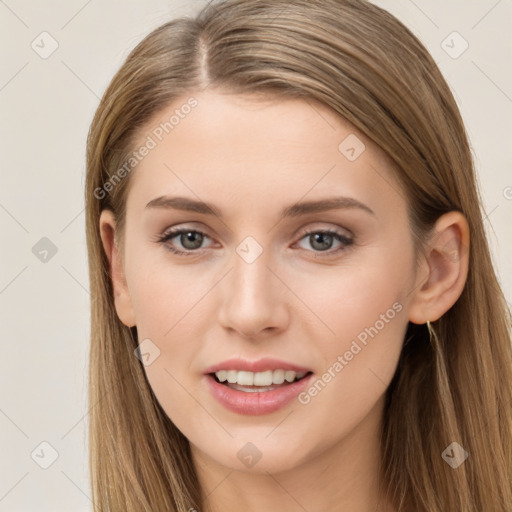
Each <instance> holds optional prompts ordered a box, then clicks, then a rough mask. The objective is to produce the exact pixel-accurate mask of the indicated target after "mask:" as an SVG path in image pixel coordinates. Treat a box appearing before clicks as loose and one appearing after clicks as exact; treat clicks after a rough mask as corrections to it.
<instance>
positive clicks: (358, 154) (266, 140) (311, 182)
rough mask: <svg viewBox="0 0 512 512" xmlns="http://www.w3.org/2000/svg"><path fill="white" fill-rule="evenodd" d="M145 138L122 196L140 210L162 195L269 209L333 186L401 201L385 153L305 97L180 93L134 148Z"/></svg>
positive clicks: (329, 190) (347, 192)
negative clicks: (146, 148) (127, 189)
mask: <svg viewBox="0 0 512 512" xmlns="http://www.w3.org/2000/svg"><path fill="white" fill-rule="evenodd" d="M191 98H193V101H191ZM186 105H194V106H193V107H187V108H185V107H184V106H186ZM145 142H146V143H147V145H148V146H151V149H150V150H149V151H145V153H146V154H145V156H144V157H143V158H141V159H140V161H139V162H138V163H137V165H136V167H135V169H134V171H133V173H132V175H131V176H130V179H131V180H132V183H131V187H130V190H131V191H130V194H129V198H128V202H129V203H130V202H131V203H132V204H133V205H134V206H136V207H137V208H138V209H140V208H141V207H143V206H144V205H145V204H146V203H147V202H148V201H150V200H152V199H154V198H155V197H157V196H161V195H164V194H169V195H177V194H179V195H182V196H183V195H186V196H189V197H191V196H192V197H193V196H196V199H197V198H201V199H203V200H205V201H207V202H211V203H215V204H220V205H222V204H231V205H232V206H234V207H235V206H236V207H238V208H249V207H250V206H252V207H253V208H256V207H260V209H261V208H263V209H265V210H266V211H269V208H270V207H271V205H272V204H274V203H276V202H279V204H280V206H282V204H283V203H290V202H295V201H298V200H299V199H301V198H304V199H315V198H319V197H322V198H324V197H326V196H328V195H329V196H332V195H334V194H342V195H345V196H348V195H352V196H358V197H357V199H359V200H361V201H369V200H377V199H378V198H379V196H380V198H381V202H382V200H388V201H389V200H391V199H394V200H395V203H396V201H397V200H398V201H399V200H400V198H396V197H395V198H392V195H393V192H394V193H395V195H397V194H396V192H397V189H398V184H397V183H396V182H395V183H393V186H392V187H390V186H389V184H390V183H391V182H393V181H395V180H394V176H393V173H392V171H391V169H390V166H389V163H388V160H387V158H386V157H385V156H384V155H383V153H382V151H381V150H380V149H379V148H378V147H377V146H376V145H375V144H373V143H372V142H371V141H370V140H369V139H368V138H367V137H364V136H363V135H362V134H361V133H360V132H358V131H357V130H356V129H355V128H354V127H353V126H352V125H350V124H349V123H348V122H346V121H345V120H344V119H343V118H341V117H340V116H338V115H337V114H336V113H334V112H333V111H332V110H330V109H329V108H328V107H326V106H324V105H322V104H319V103H318V102H314V101H312V100H309V99H308V100H306V99H298V98H294V99H282V98H272V97H268V96H267V97H262V96H254V95H253V96H246V95H245V96H240V95H234V94H226V93H218V92H213V91H206V92H202V93H198V94H191V95H190V96H188V95H187V96H183V97H181V98H179V99H177V100H176V101H174V102H173V103H172V105H169V106H168V107H166V108H165V109H163V110H162V111H160V112H158V114H157V115H156V116H154V117H153V119H152V120H151V121H150V122H149V123H148V124H147V125H146V127H144V128H143V129H142V130H141V131H140V134H139V143H138V145H137V146H136V148H135V149H136V150H137V148H139V147H141V146H142V145H144V144H145ZM386 184H387V188H388V189H389V190H384V188H385V187H386ZM386 194H387V196H386ZM398 195H400V194H398ZM372 196H374V197H373V198H372ZM144 201H145V202H144ZM143 202H144V204H142V203H143ZM128 208H129V205H128ZM260 213H261V211H260Z"/></svg>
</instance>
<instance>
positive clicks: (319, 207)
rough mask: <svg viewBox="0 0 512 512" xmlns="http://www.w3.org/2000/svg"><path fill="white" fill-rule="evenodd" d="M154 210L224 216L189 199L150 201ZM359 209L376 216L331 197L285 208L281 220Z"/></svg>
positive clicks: (356, 203) (351, 200)
mask: <svg viewBox="0 0 512 512" xmlns="http://www.w3.org/2000/svg"><path fill="white" fill-rule="evenodd" d="M152 208H165V209H173V210H183V211H187V212H195V213H201V214H204V215H215V216H216V217H218V218H220V219H222V218H223V215H222V212H221V210H220V209H218V208H217V207H216V206H214V205H212V204H208V203H205V202H204V201H196V200H194V199H189V198H187V197H170V196H160V197H157V198H155V199H152V200H151V201H149V203H148V204H147V205H146V209H152ZM353 208H357V209H360V210H363V211H365V212H367V213H370V214H372V215H375V212H374V211H373V210H372V209H371V208H370V207H369V206H366V205H365V204H364V203H361V202H360V201H358V200H357V199H354V198H352V197H343V196H338V197H330V198H326V199H320V200H317V201H303V202H300V203H295V204H293V205H291V206H288V207H286V208H284V209H283V210H282V211H281V213H280V216H279V218H280V219H284V218H288V217H299V216H301V215H306V214H308V213H319V212H325V211H329V210H340V209H353Z"/></svg>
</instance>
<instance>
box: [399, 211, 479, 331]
mask: <svg viewBox="0 0 512 512" xmlns="http://www.w3.org/2000/svg"><path fill="white" fill-rule="evenodd" d="M421 258H422V261H421V264H420V274H421V275H422V277H421V279H420V280H419V281H418V282H417V283H416V288H415V290H414V292H413V299H412V301H411V303H410V306H409V320H410V321H411V322H412V323H415V324H424V323H426V322H428V321H429V322H434V321H435V320H438V319H439V318H440V317H441V316H443V315H444V313H446V311H448V310H449V309H450V308H451V307H452V306H453V305H454V304H455V302H456V301H457V299H458V298H459V297H460V295H461V293H462V290H463V289H464V285H465V283H466V278H467V274H468V262H469V226H468V223H467V221H466V218H465V217H464V215H462V214H461V213H460V212H457V211H452V212H448V213H445V214H444V215H442V216H441V217H439V219H438V220H437V222H436V224H435V226H434V228H433V230H432V236H431V237H430V239H429V241H428V242H427V244H426V251H425V255H424V256H422V257H421ZM425 275H426V277H425Z"/></svg>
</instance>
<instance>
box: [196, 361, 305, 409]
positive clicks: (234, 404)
mask: <svg viewBox="0 0 512 512" xmlns="http://www.w3.org/2000/svg"><path fill="white" fill-rule="evenodd" d="M312 376H313V372H311V371H308V372H295V371H291V370H286V371H285V370H279V369H278V370H267V371H263V372H256V373H254V372H248V371H238V370H220V371H217V372H211V373H207V374H206V375H205V378H206V381H207V385H208V388H209V391H210V393H211V395H212V396H213V398H215V399H216V400H217V401H218V402H219V403H220V404H221V405H222V406H223V407H224V408H226V409H227V410H229V411H231V412H234V413H237V414H243V415H262V414H270V413H272V412H275V411H278V410H279V409H282V408H284V407H285V406H287V405H289V404H290V403H291V402H292V401H293V400H294V399H296V398H297V396H298V395H299V394H300V393H301V392H303V391H304V390H305V389H307V387H308V385H309V383H310V382H311V379H312Z"/></svg>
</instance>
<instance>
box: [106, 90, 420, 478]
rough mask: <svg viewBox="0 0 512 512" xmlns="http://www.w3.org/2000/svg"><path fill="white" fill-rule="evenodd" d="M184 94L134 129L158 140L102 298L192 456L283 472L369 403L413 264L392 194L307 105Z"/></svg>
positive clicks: (373, 161) (131, 201) (340, 129)
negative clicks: (118, 274)
mask: <svg viewBox="0 0 512 512" xmlns="http://www.w3.org/2000/svg"><path fill="white" fill-rule="evenodd" d="M194 98H195V99H196V100H197V106H195V107H194V108H192V109H186V110H187V111H189V113H188V114H187V115H183V117H182V118H180V120H179V123H177V124H176V125H175V126H174V128H173V129H172V131H170V132H169V133H168V134H165V132H164V134H163V136H162V137H161V139H162V140H161V141H160V140H158V138H157V137H156V136H155V135H154V133H155V132H154V131H153V130H154V128H155V127H158V126H159V124H160V123H161V122H163V121H165V120H168V119H169V118H170V116H171V115H173V113H174V112H175V110H176V109H177V108H180V105H183V104H185V103H186V102H187V100H188V97H184V98H181V99H180V100H178V101H176V102H175V103H174V104H173V105H171V106H170V107H169V108H168V109H166V110H165V111H164V112H160V113H159V115H158V116H157V117H155V118H154V119H153V120H152V122H151V123H150V125H151V126H149V125H148V126H149V127H148V129H147V130H142V132H141V137H140V140H141V141H142V143H143V142H144V141H147V140H148V139H147V137H148V136H150V137H151V138H152V139H153V140H154V141H155V143H156V144H155V147H152V148H151V149H150V151H149V152H148V154H147V155H146V156H145V157H144V158H143V159H142V160H141V161H140V163H139V164H138V165H137V166H136V168H135V169H134V170H133V171H132V173H133V174H132V175H131V176H130V179H131V180H132V182H131V187H130V191H129V194H128V198H127V213H126V227H125V229H126V230H125V246H124V254H123V257H124V266H123V272H124V279H125V281H126V290H125V294H124V295H123V292H120V294H119V295H118V297H117V299H116V308H117V311H118V314H119V316H120V318H121V320H122V321H123V322H124V323H125V324H126V325H134V324H136V326H137V332H138V339H139V343H140V342H142V343H143V345H142V348H143V350H142V352H146V353H147V354H149V355H148V356H147V363H146V365H145V366H144V369H145V371H146V374H147V377H148V380H149V383H150V385H151V387H152V390H153V392H154V394H155V396H156V398H157V399H158V401H159V403H160V404H161V406H162V407H163V409H164V410H165V412H166V413H167V415H168V416H169V417H170V419H171V420H172V421H173V422H174V424H175V425H176V426H177V427H178V428H179V429H180V430H181V431H182V432H183V434H184V435H185V436H186V437H187V438H188V439H189V440H190V442H191V445H192V447H193V450H194V453H196V454H200V455H201V456H202V457H204V458H205V459H208V460H210V461H214V462H215V463H218V464H220V465H222V466H225V467H229V468H236V469H243V470H247V471H248V470H252V471H270V472H277V471H284V470H287V469H290V468H293V467H295V466H297V465H299V464H302V463H304V462H306V461H307V460H309V459H312V458H314V457H316V456H318V455H319V454H320V453H322V452H325V450H327V449H330V448H332V447H333V446H335V445H337V444H339V443H341V442H343V440H345V439H348V438H349V436H350V434H351V433H352V432H355V431H356V430H357V429H358V427H359V426H360V425H362V424H363V423H364V422H365V420H366V419H367V418H368V417H370V416H371V415H372V413H374V412H375V411H381V410H382V404H383V398H384V393H385V391H386V388H387V386H388V384H389V383H390V381H391V379H392V377H393V374H394V372H395V369H396V365H397V361H398V358H399V355H400V351H401V347H402V343H403V339H404V334H405V330H406V327H407V323H408V315H407V311H408V306H409V300H410V299H409V297H410V293H411V291H412V289H413V287H414V283H415V278H416V270H415V265H414V250H413V237H412V234H411V232H410V228H409V224H408V216H407V210H406V203H405V199H404V195H403V193H402V192H401V191H400V187H399V185H398V183H397V182H396V181H395V179H394V177H393V174H392V170H391V168H390V167H389V164H388V162H387V161H386V159H385V158H384V156H383V155H382V154H381V152H380V151H379V149H378V148H377V147H375V146H374V145H373V144H372V143H371V141H370V140H368V139H367V138H365V137H364V136H363V135H362V134H360V133H358V132H357V131H356V130H355V128H354V127H352V126H351V125H349V124H348V123H347V122H345V121H344V120H343V119H341V118H340V117H339V116H337V115H335V114H334V113H333V112H332V111H330V110H329V109H327V108H326V107H323V106H322V105H319V104H316V103H313V102H306V101H303V100H300V99H290V100H282V99H279V100H270V99H267V100H263V99H261V98H256V97H249V96H243V97H242V96H237V95H228V94H221V93H219V92H213V91H207V92H203V93H199V94H196V95H194ZM157 133H160V132H157ZM363 144H364V146H363ZM151 145H152V144H151ZM176 198H182V200H180V201H177V200H176ZM323 201H325V203H321V202H323ZM196 202H199V203H200V204H199V205H197V204H196V205H195V206H193V205H194V204H195V203H196ZM319 202H320V203H319ZM201 203H202V205H203V208H202V209H201V208H200V206H201ZM204 203H207V204H208V205H209V206H210V208H206V209H205V208H204ZM185 207H188V208H185ZM326 207H329V208H326ZM283 214H284V215H283ZM118 286H120V285H118ZM143 340H144V341H143ZM216 370H218V371H219V372H218V373H217V374H216V375H215V371H216ZM226 379H228V380H227V381H226ZM254 379H256V381H254ZM283 379H284V382H283ZM286 379H288V380H292V381H293V380H294V379H295V381H294V382H288V380H286ZM297 379H298V380H297ZM218 380H224V383H220V382H218ZM229 381H232V382H229ZM250 382H252V385H251V384H250ZM248 443H251V444H248ZM260 455H261V460H259V462H258V463H257V464H254V467H252V463H251V462H250V461H251V460H252V459H251V457H252V458H253V459H254V458H256V459H257V458H258V457H259V456H260Z"/></svg>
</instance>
